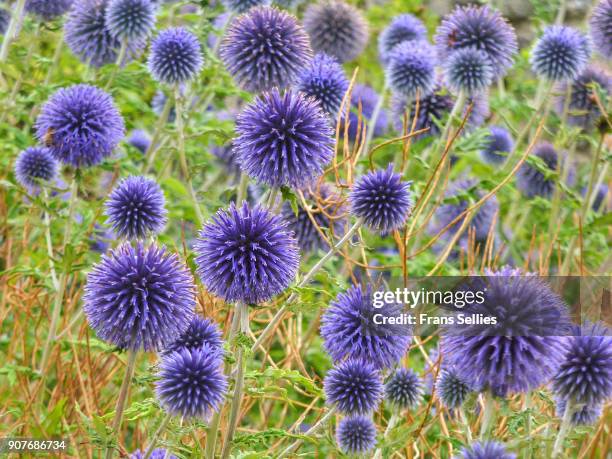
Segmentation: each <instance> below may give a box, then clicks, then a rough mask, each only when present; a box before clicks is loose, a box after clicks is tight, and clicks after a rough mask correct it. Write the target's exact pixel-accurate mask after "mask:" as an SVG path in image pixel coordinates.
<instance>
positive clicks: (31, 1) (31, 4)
mask: <svg viewBox="0 0 612 459" xmlns="http://www.w3.org/2000/svg"><path fill="white" fill-rule="evenodd" d="M73 1H74V0H27V1H26V4H25V10H26V11H27V12H28V13H31V14H35V15H36V16H38V17H40V18H41V19H43V20H45V21H51V20H53V19H55V18H57V17H60V16H62V15H63V14H64V13H66V12H67V11H68V10H69V9H70V7H71V6H72V3H73Z"/></svg>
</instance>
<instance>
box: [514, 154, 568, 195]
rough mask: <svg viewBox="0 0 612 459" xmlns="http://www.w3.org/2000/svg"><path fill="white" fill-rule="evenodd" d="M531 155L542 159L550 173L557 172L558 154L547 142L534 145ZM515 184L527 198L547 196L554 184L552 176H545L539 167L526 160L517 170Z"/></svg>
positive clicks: (551, 191)
mask: <svg viewBox="0 0 612 459" xmlns="http://www.w3.org/2000/svg"><path fill="white" fill-rule="evenodd" d="M531 155H533V156H535V157H537V158H539V159H540V160H541V161H543V162H544V166H545V167H546V168H547V169H549V170H550V172H551V173H554V172H557V170H558V169H559V167H560V166H559V160H560V159H559V154H558V153H557V151H556V150H555V148H554V147H553V146H552V145H551V144H550V143H548V142H542V143H540V144H538V145H536V147H535V148H534V150H533V152H532V153H531ZM517 186H518V188H519V190H520V191H521V192H522V193H523V194H524V195H525V196H527V197H529V198H533V197H534V196H542V197H545V198H548V197H550V196H551V195H552V193H553V191H554V189H555V186H556V184H555V181H554V179H553V178H549V177H547V176H546V175H545V174H544V173H543V172H542V171H540V169H538V168H536V166H534V165H532V164H530V163H528V162H527V161H526V162H524V163H523V164H522V165H521V167H520V169H519V170H518V173H517Z"/></svg>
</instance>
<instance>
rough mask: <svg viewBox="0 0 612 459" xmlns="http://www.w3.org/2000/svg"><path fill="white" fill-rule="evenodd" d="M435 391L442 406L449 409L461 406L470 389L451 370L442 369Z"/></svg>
mask: <svg viewBox="0 0 612 459" xmlns="http://www.w3.org/2000/svg"><path fill="white" fill-rule="evenodd" d="M436 391H437V393H438V397H439V398H440V401H441V402H442V404H443V405H444V406H445V407H447V408H449V409H451V408H459V407H460V406H461V405H463V402H465V399H466V398H467V397H468V395H469V394H470V393H471V392H472V388H471V387H470V385H469V384H468V383H467V382H465V381H464V380H463V379H462V378H460V377H459V376H457V374H456V373H455V372H454V371H453V369H452V368H443V369H441V370H440V374H439V375H438V381H437V382H436Z"/></svg>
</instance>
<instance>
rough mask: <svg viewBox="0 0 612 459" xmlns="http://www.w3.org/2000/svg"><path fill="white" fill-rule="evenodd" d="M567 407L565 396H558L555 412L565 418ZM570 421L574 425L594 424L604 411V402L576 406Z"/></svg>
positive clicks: (560, 417) (559, 416)
mask: <svg viewBox="0 0 612 459" xmlns="http://www.w3.org/2000/svg"><path fill="white" fill-rule="evenodd" d="M566 408H567V400H566V399H564V398H559V397H557V399H556V409H555V414H556V415H557V417H558V418H559V419H563V416H564V415H565V409H566ZM572 411H573V413H572V416H571V418H570V423H571V424H572V425H574V426H588V425H593V424H595V423H596V422H597V421H599V418H600V417H601V414H602V412H603V403H596V404H594V405H589V404H584V405H580V406H579V407H576V408H574V409H573V410H572Z"/></svg>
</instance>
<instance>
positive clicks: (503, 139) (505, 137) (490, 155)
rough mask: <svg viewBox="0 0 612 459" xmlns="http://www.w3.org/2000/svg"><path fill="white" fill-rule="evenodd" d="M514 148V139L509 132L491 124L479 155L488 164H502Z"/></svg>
mask: <svg viewBox="0 0 612 459" xmlns="http://www.w3.org/2000/svg"><path fill="white" fill-rule="evenodd" d="M513 149H514V139H513V138H512V135H511V134H510V132H508V131H507V130H506V129H504V128H503V127H500V126H491V127H490V128H489V134H488V135H487V137H486V139H485V144H484V148H483V149H482V150H480V156H482V159H484V160H485V162H487V163H489V164H495V165H499V164H503V163H505V162H506V159H508V155H509V154H510V152H511V151H512V150H513Z"/></svg>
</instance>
